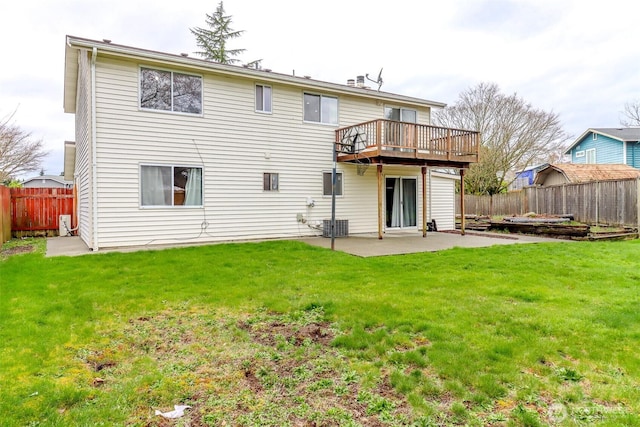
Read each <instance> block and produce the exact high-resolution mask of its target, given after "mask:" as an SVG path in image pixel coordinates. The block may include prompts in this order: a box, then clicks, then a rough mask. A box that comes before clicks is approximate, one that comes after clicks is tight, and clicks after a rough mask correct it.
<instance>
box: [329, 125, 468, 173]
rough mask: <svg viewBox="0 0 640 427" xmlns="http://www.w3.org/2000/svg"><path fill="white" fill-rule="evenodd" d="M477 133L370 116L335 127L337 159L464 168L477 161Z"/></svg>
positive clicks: (340, 160) (342, 160)
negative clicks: (356, 122) (350, 124)
mask: <svg viewBox="0 0 640 427" xmlns="http://www.w3.org/2000/svg"><path fill="white" fill-rule="evenodd" d="M479 147H480V133H479V132H475V131H469V130H461V129H450V128H443V127H438V126H429V125H420V124H415V123H405V122H397V121H393V120H383V119H379V120H371V121H369V122H365V123H359V124H356V125H353V126H349V127H344V128H340V129H337V130H336V142H335V149H336V152H337V159H338V161H339V162H367V163H378V164H403V165H415V166H418V165H421V166H436V167H456V168H467V167H468V166H469V164H470V163H475V162H477V161H478V152H479Z"/></svg>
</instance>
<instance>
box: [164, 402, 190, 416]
mask: <svg viewBox="0 0 640 427" xmlns="http://www.w3.org/2000/svg"><path fill="white" fill-rule="evenodd" d="M189 408H191V406H187V405H173V411H170V412H160V411H158V410H157V409H156V415H160V416H161V417H165V418H180V417H182V416H183V415H184V410H185V409H189Z"/></svg>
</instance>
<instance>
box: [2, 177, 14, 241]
mask: <svg viewBox="0 0 640 427" xmlns="http://www.w3.org/2000/svg"><path fill="white" fill-rule="evenodd" d="M10 200H11V192H10V191H9V188H7V187H5V186H4V185H0V245H1V244H3V243H4V242H6V241H7V240H9V239H11V202H10Z"/></svg>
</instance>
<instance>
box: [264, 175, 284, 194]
mask: <svg viewBox="0 0 640 427" xmlns="http://www.w3.org/2000/svg"><path fill="white" fill-rule="evenodd" d="M266 174H269V189H268V190H267V189H266V188H264V176H265V175H266ZM273 175H276V176H277V185H276V187H277V188H276V189H273V188H272V187H273V186H272V184H273ZM279 191H280V172H268V171H265V172H262V192H264V193H277V192H279Z"/></svg>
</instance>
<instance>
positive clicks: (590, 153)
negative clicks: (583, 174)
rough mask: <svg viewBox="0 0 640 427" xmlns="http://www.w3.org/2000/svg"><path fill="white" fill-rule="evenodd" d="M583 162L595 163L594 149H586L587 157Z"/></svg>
mask: <svg viewBox="0 0 640 427" xmlns="http://www.w3.org/2000/svg"><path fill="white" fill-rule="evenodd" d="M585 163H588V164H595V163H596V149H595V148H590V149H588V150H587V158H586V161H585Z"/></svg>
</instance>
